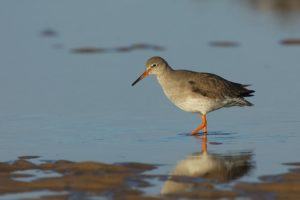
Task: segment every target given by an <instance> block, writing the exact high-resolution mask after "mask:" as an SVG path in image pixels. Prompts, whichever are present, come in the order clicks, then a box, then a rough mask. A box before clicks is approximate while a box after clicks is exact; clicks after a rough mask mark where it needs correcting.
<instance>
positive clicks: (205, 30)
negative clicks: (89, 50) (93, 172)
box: [0, 0, 300, 193]
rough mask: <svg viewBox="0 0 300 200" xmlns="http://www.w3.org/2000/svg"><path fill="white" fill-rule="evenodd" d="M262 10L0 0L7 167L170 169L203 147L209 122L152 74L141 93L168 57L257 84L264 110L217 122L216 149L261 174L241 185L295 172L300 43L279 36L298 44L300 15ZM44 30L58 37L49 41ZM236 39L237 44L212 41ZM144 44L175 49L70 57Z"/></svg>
mask: <svg viewBox="0 0 300 200" xmlns="http://www.w3.org/2000/svg"><path fill="white" fill-rule="evenodd" d="M253 2H254V3H255V1H253ZM259 8H260V7H259V6H254V5H252V4H251V3H250V2H248V3H246V2H242V1H234V0H231V1H198V0H190V1H179V0H165V1H158V0H156V1H140V0H129V1H126V2H125V1H111V0H107V1H96V0H94V1H88V2H86V1H43V2H39V1H1V3H0V23H1V25H2V28H1V37H0V44H1V45H0V91H1V100H0V110H1V113H0V160H1V161H11V160H15V159H16V158H17V157H18V156H20V155H39V156H41V158H40V159H41V160H57V159H67V160H74V161H82V160H94V161H101V162H109V163H114V162H123V161H134V162H145V163H155V164H161V165H162V166H161V167H160V168H159V169H158V170H155V171H153V172H152V173H156V174H169V173H171V171H172V169H174V168H175V167H176V165H177V163H179V162H180V161H182V160H184V159H186V158H187V157H188V156H189V155H191V154H193V153H197V152H198V153H199V152H200V151H201V141H199V140H197V139H196V138H194V137H190V136H187V134H186V133H189V131H191V130H192V129H194V128H195V127H196V126H197V125H198V124H199V123H200V118H199V117H198V116H196V115H193V114H190V113H185V112H182V111H180V110H179V109H177V108H176V107H175V106H173V105H172V104H171V103H170V102H169V101H168V100H167V98H166V97H165V96H164V95H163V93H162V90H161V88H160V86H159V85H158V83H157V82H156V80H155V79H154V78H147V79H145V80H143V81H142V82H140V83H139V84H137V85H136V86H135V87H131V82H132V81H134V80H135V79H136V78H137V76H138V74H139V73H141V72H142V71H143V69H144V62H145V60H146V59H147V58H148V57H150V56H153V55H160V56H162V57H165V58H166V59H167V60H168V62H169V64H170V65H171V66H173V67H174V68H184V69H190V70H195V71H205V72H211V73H217V74H219V75H221V76H223V77H225V78H227V79H229V80H232V81H235V82H241V83H247V84H252V86H251V89H254V90H256V93H255V97H253V98H250V99H249V100H250V101H251V102H253V103H254V104H255V106H254V107H251V108H231V109H223V110H219V111H217V112H214V113H211V114H209V115H208V123H209V136H208V152H209V153H213V154H225V155H230V154H231V153H236V152H251V154H252V162H253V163H254V164H255V167H254V168H252V169H251V171H250V172H249V173H247V174H245V175H244V176H242V177H240V178H239V179H238V181H258V179H257V178H258V177H259V176H260V175H264V174H274V173H279V172H283V171H285V170H286V168H285V167H284V166H282V165H281V163H284V162H293V161H299V158H298V156H297V155H298V153H299V152H300V142H299V141H300V135H299V133H298V130H299V129H300V118H299V111H300V103H299V98H300V89H299V85H300V79H299V73H300V70H299V69H300V68H299V53H300V47H297V46H295V47H287V46H282V45H280V40H281V39H284V38H297V37H300V20H299V17H300V15H299V14H298V13H297V10H296V11H293V13H290V14H289V13H283V14H282V13H277V12H275V11H272V10H268V9H259ZM263 8H265V7H263ZM297 19H298V20H297ZM45 29H53V30H55V31H56V32H57V34H56V35H52V36H53V37H46V36H42V35H41V32H42V31H43V30H45ZM227 40H228V41H235V42H238V43H239V45H238V46H236V47H232V48H221V47H213V46H210V45H209V42H211V41H227ZM136 43H147V44H153V45H159V46H162V47H164V48H165V49H166V50H165V51H155V50H139V51H130V52H123V53H120V52H116V53H103V54H101V53H99V54H74V53H72V52H71V50H72V49H73V48H79V47H82V46H84V47H86V46H93V47H99V48H100V47H103V48H115V47H119V46H128V45H131V44H136ZM161 185H162V184H161ZM157 190H158V189H157ZM156 193H159V191H156Z"/></svg>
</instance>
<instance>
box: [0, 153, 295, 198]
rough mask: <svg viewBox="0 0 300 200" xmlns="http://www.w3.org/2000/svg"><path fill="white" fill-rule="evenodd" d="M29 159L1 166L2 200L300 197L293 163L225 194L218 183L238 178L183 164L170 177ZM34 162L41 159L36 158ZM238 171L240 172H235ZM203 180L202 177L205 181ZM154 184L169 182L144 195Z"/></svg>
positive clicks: (131, 166)
mask: <svg viewBox="0 0 300 200" xmlns="http://www.w3.org/2000/svg"><path fill="white" fill-rule="evenodd" d="M24 158H28V159H30V158H31V156H28V157H27V156H26V157H22V158H21V159H18V160H16V161H15V162H12V163H6V162H2V163H0V182H1V185H0V199H1V198H2V199H5V197H7V196H9V197H14V195H17V194H26V193H28V192H31V193H32V194H34V192H36V193H38V192H40V191H47V192H46V195H45V194H44V195H41V196H39V195H37V197H34V198H26V199H43V200H45V199H47V200H48V199H70V198H71V197H73V198H75V197H76V198H79V199H88V198H92V197H93V198H94V197H104V198H113V199H182V198H184V199H220V198H227V199H233V198H236V197H247V198H251V199H269V198H272V199H274V198H276V199H299V198H300V163H287V164H285V165H289V166H290V167H291V169H290V170H289V172H286V173H283V174H278V175H266V176H262V177H260V182H257V183H251V182H237V183H236V184H234V185H233V187H232V188H230V189H228V188H226V189H219V188H218V187H216V185H217V183H220V182H229V181H231V180H233V179H234V178H232V177H231V178H230V173H223V172H222V173H218V171H217V170H213V171H212V172H211V174H209V173H206V174H205V175H199V174H198V175H196V176H190V175H189V174H180V173H178V174H176V171H177V172H178V168H180V167H182V163H180V164H179V165H178V166H177V168H176V169H175V170H174V171H173V172H172V173H171V174H170V175H146V174H145V173H144V172H147V171H151V170H153V169H155V168H157V166H156V165H151V164H142V163H119V164H105V163H100V162H71V161H66V160H58V161H55V162H43V163H40V164H35V163H34V162H30V161H29V160H27V159H24ZM33 158H35V157H34V156H33ZM194 164H195V163H194ZM241 166H244V165H241ZM243 168H245V167H243ZM30 170H31V171H32V170H36V171H40V172H45V173H49V172H52V173H54V172H55V173H56V174H57V175H55V176H53V177H46V178H38V177H36V178H35V177H33V176H34V173H33V174H30V173H29V174H28V173H27V172H29V171H30ZM234 170H235V171H236V170H238V169H237V168H236V167H235V169H234ZM246 171H247V170H246ZM16 172H18V173H16ZM221 174H223V175H221ZM224 174H226V175H224ZM28 177H31V178H32V180H31V181H28V180H26V178H28ZM200 177H202V179H201V180H200V179H199V178H200ZM220 177H227V179H223V178H222V179H220ZM22 179H23V180H22ZM151 179H160V180H161V181H163V182H164V185H163V188H162V189H161V193H160V194H156V195H152V196H149V195H147V194H144V192H143V190H144V189H145V188H147V187H150V186H151V183H150V180H151ZM50 192H52V193H50ZM25 197H26V195H25V196H24V197H22V198H17V197H14V198H13V199H24V198H25Z"/></svg>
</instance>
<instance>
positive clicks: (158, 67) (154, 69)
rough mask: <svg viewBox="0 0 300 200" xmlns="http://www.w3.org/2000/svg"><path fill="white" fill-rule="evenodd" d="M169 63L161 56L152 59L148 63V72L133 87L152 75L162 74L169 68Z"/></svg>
mask: <svg viewBox="0 0 300 200" xmlns="http://www.w3.org/2000/svg"><path fill="white" fill-rule="evenodd" d="M168 66H169V65H168V63H167V61H165V60H164V59H163V58H161V57H159V56H154V57H151V58H149V59H148V60H147V62H146V70H145V71H144V73H142V75H140V77H139V78H138V79H136V80H135V81H134V82H133V83H132V84H131V85H132V86H134V85H135V84H136V83H137V82H139V81H140V80H142V79H144V78H145V77H147V76H148V75H150V74H155V75H158V74H161V73H163V72H164V71H165V70H166V69H167V68H168Z"/></svg>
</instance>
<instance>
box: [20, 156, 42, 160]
mask: <svg viewBox="0 0 300 200" xmlns="http://www.w3.org/2000/svg"><path fill="white" fill-rule="evenodd" d="M18 158H19V159H21V160H30V159H36V158H40V156H19V157H18Z"/></svg>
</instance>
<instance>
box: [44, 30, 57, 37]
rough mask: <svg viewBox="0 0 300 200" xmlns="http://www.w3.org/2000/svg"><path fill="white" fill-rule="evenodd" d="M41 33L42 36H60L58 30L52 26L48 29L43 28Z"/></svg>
mask: <svg viewBox="0 0 300 200" xmlns="http://www.w3.org/2000/svg"><path fill="white" fill-rule="evenodd" d="M40 35H41V36H42V37H57V36H58V32H57V31H55V30H54V29H52V28H46V29H44V30H42V31H41V32H40Z"/></svg>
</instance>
